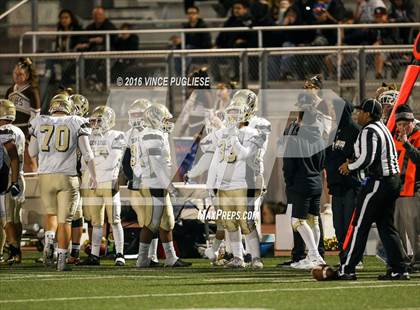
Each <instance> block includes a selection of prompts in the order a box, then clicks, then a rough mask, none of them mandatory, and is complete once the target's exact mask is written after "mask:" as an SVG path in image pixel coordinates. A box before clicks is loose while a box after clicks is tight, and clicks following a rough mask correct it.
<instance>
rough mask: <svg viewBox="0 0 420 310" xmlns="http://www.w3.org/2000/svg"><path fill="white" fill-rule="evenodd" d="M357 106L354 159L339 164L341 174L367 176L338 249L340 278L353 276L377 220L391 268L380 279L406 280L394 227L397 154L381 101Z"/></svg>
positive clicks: (407, 276)
mask: <svg viewBox="0 0 420 310" xmlns="http://www.w3.org/2000/svg"><path fill="white" fill-rule="evenodd" d="M356 109H358V114H357V122H358V123H359V125H361V126H362V130H361V132H360V134H359V136H358V138H357V140H356V143H355V145H354V151H355V160H354V161H353V162H352V163H350V162H349V160H347V162H345V163H343V164H342V165H341V166H340V167H339V171H340V173H341V174H343V175H348V174H350V173H357V174H359V175H360V174H361V172H363V171H364V174H365V175H366V176H367V178H366V180H365V185H364V186H363V187H362V189H361V193H360V196H359V199H358V202H357V206H356V210H355V212H354V214H353V218H352V221H351V224H350V226H349V228H348V231H347V235H346V239H345V241H344V244H343V250H342V251H341V252H340V268H339V270H338V271H337V278H338V279H339V280H356V274H355V267H356V265H357V264H358V263H359V262H360V260H361V259H362V257H363V252H364V250H365V246H366V242H367V239H368V234H369V231H370V228H371V226H372V223H376V227H377V228H378V232H379V236H380V238H381V240H382V242H383V244H384V248H385V251H386V253H387V257H388V263H389V265H390V267H391V269H390V270H389V271H388V272H387V274H385V275H381V276H379V278H378V279H379V280H409V279H410V276H409V274H408V272H407V267H406V265H405V263H404V254H403V253H404V252H403V248H402V244H401V239H400V237H399V235H398V232H397V231H396V229H395V227H394V209H395V200H396V199H397V198H398V196H399V192H400V188H401V179H400V177H399V175H398V174H399V167H398V155H397V151H396V148H395V144H394V141H393V138H392V136H391V134H390V132H389V130H388V129H387V128H386V126H385V125H384V124H383V123H382V122H381V121H380V118H381V114H382V107H381V104H380V103H379V102H378V101H377V100H376V99H365V100H364V101H363V102H362V103H361V105H360V106H358V107H356Z"/></svg>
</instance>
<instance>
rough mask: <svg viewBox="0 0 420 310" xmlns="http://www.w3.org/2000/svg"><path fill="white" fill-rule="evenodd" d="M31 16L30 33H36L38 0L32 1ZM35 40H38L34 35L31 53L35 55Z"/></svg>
mask: <svg viewBox="0 0 420 310" xmlns="http://www.w3.org/2000/svg"><path fill="white" fill-rule="evenodd" d="M31 14H32V19H31V28H32V31H37V30H38V0H32V3H31ZM37 40H38V37H37V36H36V35H32V52H33V53H36V50H37V48H38V47H37V45H38V44H37Z"/></svg>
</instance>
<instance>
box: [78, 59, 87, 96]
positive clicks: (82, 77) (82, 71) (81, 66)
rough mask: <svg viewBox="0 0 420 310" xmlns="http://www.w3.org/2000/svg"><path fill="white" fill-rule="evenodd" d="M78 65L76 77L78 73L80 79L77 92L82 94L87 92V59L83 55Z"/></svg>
mask: <svg viewBox="0 0 420 310" xmlns="http://www.w3.org/2000/svg"><path fill="white" fill-rule="evenodd" d="M77 62H78V64H76V76H77V72H78V76H79V79H78V81H77V82H76V90H77V92H78V93H82V92H83V91H84V90H85V58H84V57H83V55H80V57H79V59H77Z"/></svg>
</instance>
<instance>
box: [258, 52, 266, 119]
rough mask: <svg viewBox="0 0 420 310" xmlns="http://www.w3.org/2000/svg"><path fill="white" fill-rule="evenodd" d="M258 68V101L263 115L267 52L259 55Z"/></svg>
mask: <svg viewBox="0 0 420 310" xmlns="http://www.w3.org/2000/svg"><path fill="white" fill-rule="evenodd" d="M259 59H260V66H259V71H260V72H259V75H260V100H261V105H260V106H261V113H262V115H265V104H264V102H265V100H264V94H265V90H266V89H267V88H268V52H267V51H263V52H261V54H260V57H259Z"/></svg>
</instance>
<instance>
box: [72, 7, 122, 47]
mask: <svg viewBox="0 0 420 310" xmlns="http://www.w3.org/2000/svg"><path fill="white" fill-rule="evenodd" d="M92 19H93V22H92V23H91V24H89V25H88V26H87V27H86V30H88V31H96V30H116V29H117V28H116V27H115V25H114V24H113V23H112V22H111V21H110V20H109V19H108V18H107V17H106V14H105V9H104V8H102V7H96V8H94V9H93V11H92ZM116 39H117V37H116V36H115V35H111V36H110V45H111V48H113V47H114V45H115V41H116ZM105 40H106V36H105V35H91V36H89V39H88V42H86V43H84V44H83V45H81V46H80V47H81V48H84V49H88V50H90V51H104V50H105V49H106V41H105Z"/></svg>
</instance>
